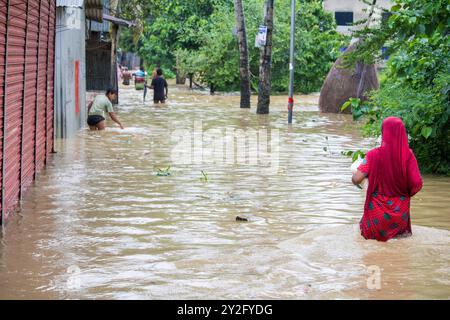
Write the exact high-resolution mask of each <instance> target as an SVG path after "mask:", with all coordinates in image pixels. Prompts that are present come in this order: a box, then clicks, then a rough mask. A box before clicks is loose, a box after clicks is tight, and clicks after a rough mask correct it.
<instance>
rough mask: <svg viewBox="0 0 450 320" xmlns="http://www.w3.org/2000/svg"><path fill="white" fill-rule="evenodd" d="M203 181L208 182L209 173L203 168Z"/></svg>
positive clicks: (201, 179)
mask: <svg viewBox="0 0 450 320" xmlns="http://www.w3.org/2000/svg"><path fill="white" fill-rule="evenodd" d="M200 181H202V182H208V174H207V173H206V172H205V171H203V170H202V177H201V178H200Z"/></svg>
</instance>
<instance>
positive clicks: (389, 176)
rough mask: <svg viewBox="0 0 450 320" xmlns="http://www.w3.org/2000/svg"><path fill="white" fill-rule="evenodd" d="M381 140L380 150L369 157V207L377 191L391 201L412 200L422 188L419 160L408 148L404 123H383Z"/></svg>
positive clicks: (387, 120)
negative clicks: (406, 198) (405, 198)
mask: <svg viewBox="0 0 450 320" xmlns="http://www.w3.org/2000/svg"><path fill="white" fill-rule="evenodd" d="M381 138H382V142H381V146H380V147H379V148H375V149H373V150H371V151H369V152H368V153H367V155H366V157H367V161H368V163H369V173H368V178H369V187H368V188H367V197H366V207H368V204H369V201H370V196H371V195H372V193H374V192H375V190H378V192H379V193H381V194H384V195H386V196H391V197H400V196H409V197H412V196H413V195H414V194H416V193H417V192H419V190H420V189H421V188H422V178H421V177H420V171H419V167H418V165H417V160H416V157H415V156H414V153H413V152H412V150H411V149H410V148H409V145H408V136H407V135H406V129H405V125H404V124H403V122H402V120H401V119H400V118H397V117H388V118H386V119H384V121H383V124H382V126H381Z"/></svg>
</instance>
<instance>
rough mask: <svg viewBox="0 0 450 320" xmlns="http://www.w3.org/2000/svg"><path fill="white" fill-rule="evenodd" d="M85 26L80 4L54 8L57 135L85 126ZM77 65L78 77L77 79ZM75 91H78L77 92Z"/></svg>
mask: <svg viewBox="0 0 450 320" xmlns="http://www.w3.org/2000/svg"><path fill="white" fill-rule="evenodd" d="M85 26H86V22H85V13H84V9H83V8H77V7H58V8H57V12H56V50H55V62H56V65H55V129H56V131H55V133H56V137H57V138H69V137H71V136H73V135H74V134H75V133H76V132H77V131H78V130H79V129H80V128H82V127H84V126H85V122H86V64H85V61H86V50H85V33H86V30H85ZM77 65H78V71H79V72H78V79H76V76H77V72H76V69H77ZM77 81H78V83H77ZM77 86H78V89H77ZM77 91H78V94H76V93H77Z"/></svg>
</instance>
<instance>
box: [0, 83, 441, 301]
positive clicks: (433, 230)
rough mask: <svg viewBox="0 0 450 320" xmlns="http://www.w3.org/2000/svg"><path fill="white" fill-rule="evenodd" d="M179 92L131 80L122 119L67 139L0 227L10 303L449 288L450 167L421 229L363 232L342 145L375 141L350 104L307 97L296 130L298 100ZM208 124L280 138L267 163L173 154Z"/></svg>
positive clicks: (433, 187) (429, 183)
mask: <svg viewBox="0 0 450 320" xmlns="http://www.w3.org/2000/svg"><path fill="white" fill-rule="evenodd" d="M169 98H170V100H169V101H168V103H167V104H166V105H165V106H163V105H159V106H154V105H153V104H152V103H150V101H147V102H146V103H145V104H143V102H142V91H135V90H134V89H133V88H131V87H130V88H126V89H122V90H121V95H120V105H119V108H118V114H119V117H120V118H121V120H122V122H123V124H124V126H125V130H120V129H118V128H117V127H116V125H115V124H114V123H113V122H112V121H108V128H107V130H106V131H105V132H89V131H87V130H83V131H81V132H80V133H79V134H77V136H76V137H74V138H72V139H69V140H66V141H58V142H57V144H56V149H57V151H58V153H57V154H56V155H54V157H53V159H52V160H51V161H50V162H49V165H48V167H47V169H46V170H45V171H43V172H42V173H41V174H40V175H39V178H38V180H37V181H36V183H35V184H34V185H33V187H31V188H30V189H29V190H28V192H27V195H26V197H25V199H24V202H23V204H22V210H21V211H20V212H19V213H16V214H15V215H14V216H13V217H12V218H11V219H10V220H9V221H8V223H7V225H6V228H5V230H4V233H3V235H2V238H1V243H0V298H1V299H7V298H8V299H20V298H25V299H205V298H208V299H322V298H323V299H375V298H377V299H379V298H381V299H422V298H433V299H435V298H437V299H449V298H450V268H449V266H450V246H449V245H450V237H449V235H450V231H449V230H450V209H449V194H450V179H449V178H446V177H432V176H424V188H423V190H422V191H421V192H420V193H419V194H418V195H417V196H416V197H415V198H413V201H412V210H411V215H412V222H413V236H412V237H410V238H407V239H401V240H392V241H390V242H387V243H379V242H376V241H366V240H364V239H362V238H361V237H360V235H359V230H358V221H359V219H360V218H361V215H362V208H363V203H364V196H365V195H364V193H363V192H362V191H361V190H359V189H357V188H356V187H355V186H353V185H352V184H351V182H350V178H351V171H350V165H351V159H350V158H348V157H345V156H343V155H341V151H344V150H356V149H360V148H365V149H368V148H371V147H373V146H374V145H375V144H376V141H374V140H373V139H365V138H363V137H362V136H361V134H360V131H359V129H358V127H357V125H356V124H355V123H354V122H353V121H352V120H351V117H350V116H347V115H328V114H321V113H319V112H318V108H317V100H318V96H317V95H310V96H299V97H297V98H296V107H295V112H294V123H293V125H292V126H291V127H288V125H287V110H286V109H287V108H286V102H287V98H286V97H285V96H281V97H273V98H272V103H271V110H270V111H271V112H270V114H269V115H268V116H261V115H259V116H258V115H256V114H255V106H256V100H254V101H253V104H252V108H251V109H250V110H242V109H240V108H239V97H238V96H235V95H215V96H209V95H208V94H207V93H202V92H191V91H189V90H188V89H186V88H184V87H180V86H178V87H176V86H174V85H171V86H170V88H169ZM148 100H151V94H150V97H149V99H148ZM200 121H201V122H200ZM199 123H200V124H201V126H202V127H201V128H202V129H201V131H200V132H206V130H209V129H217V130H218V131H219V132H225V131H226V129H241V130H242V131H243V132H250V130H251V129H254V130H261V132H268V135H269V137H272V136H271V134H277V133H278V138H279V140H278V142H277V143H275V144H274V146H273V148H271V149H270V151H271V153H270V154H269V153H266V155H268V154H269V156H268V158H269V159H270V162H267V161H266V162H264V161H263V160H262V159H260V158H259V159H258V161H257V162H256V163H255V162H253V163H250V162H251V161H250V160H249V161H248V163H237V161H234V162H233V161H231V162H227V161H222V162H220V161H218V162H217V161H216V163H211V161H208V160H210V159H208V156H205V157H204V159H200V161H198V159H197V158H196V160H195V161H189V160H190V159H189V157H188V156H186V159H185V160H187V163H185V164H183V163H175V162H174V161H173V158H172V157H171V155H173V154H174V153H176V152H178V151H179V150H178V148H179V144H178V143H179V141H178V140H177V139H174V136H175V138H176V137H177V135H176V132H177V131H176V130H180V129H186V130H187V131H185V132H186V134H184V137H185V138H186V137H187V139H188V141H190V140H191V138H192V136H195V135H197V136H198V130H197V131H195V128H198V126H199ZM242 131H241V132H242ZM195 132H197V133H195ZM190 133H192V136H191V134H190ZM274 137H276V135H275V136H274ZM269 140H270V139H269ZM224 141H225V140H224ZM270 141H272V142H273V141H276V139H275V138H273V139H272V140H270ZM193 146H194V144H193ZM210 146H211V143H208V142H207V141H205V142H204V143H203V148H204V149H202V150H203V152H204V155H205V154H207V153H206V151H207V149H208V148H209V147H210ZM205 150H206V151H205ZM258 155H259V154H258ZM250 157H251V156H250ZM258 157H259V156H258ZM258 157H257V158H258ZM182 158H183V156H182ZM189 162H192V163H189ZM269 163H270V164H269ZM168 166H170V169H169V170H167V172H170V175H165V174H164V172H163V174H160V175H158V172H160V173H161V171H158V169H160V170H164V169H166V168H167V167H168ZM202 171H203V173H202ZM205 177H206V178H205ZM236 216H241V217H245V218H247V219H248V221H247V222H245V221H244V222H238V221H236ZM373 270H375V271H376V270H379V273H377V271H376V272H375V273H376V275H379V276H380V277H378V278H376V279H380V282H379V283H378V284H379V285H378V286H376V287H373V286H371V285H370V284H373V283H375V282H371V281H372V280H371V279H373V278H372V276H373V275H374V273H373Z"/></svg>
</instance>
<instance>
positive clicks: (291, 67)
mask: <svg viewBox="0 0 450 320" xmlns="http://www.w3.org/2000/svg"><path fill="white" fill-rule="evenodd" d="M295 1H296V0H291V47H290V53H289V99H288V123H289V124H291V123H292V112H293V109H294V46H295V43H294V37H295Z"/></svg>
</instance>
